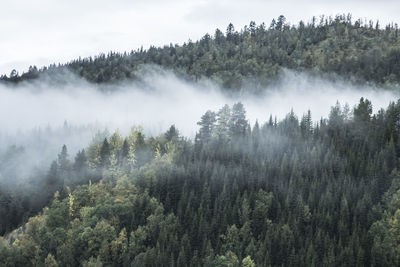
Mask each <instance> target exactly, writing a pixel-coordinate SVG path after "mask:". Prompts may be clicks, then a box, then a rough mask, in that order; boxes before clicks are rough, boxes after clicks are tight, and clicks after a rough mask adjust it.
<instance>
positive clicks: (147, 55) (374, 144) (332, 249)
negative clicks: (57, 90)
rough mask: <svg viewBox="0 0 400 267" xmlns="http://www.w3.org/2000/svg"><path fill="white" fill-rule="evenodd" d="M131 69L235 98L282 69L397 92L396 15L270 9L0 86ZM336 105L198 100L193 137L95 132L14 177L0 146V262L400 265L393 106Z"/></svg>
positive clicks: (11, 153) (12, 151)
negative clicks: (154, 68)
mask: <svg viewBox="0 0 400 267" xmlns="http://www.w3.org/2000/svg"><path fill="white" fill-rule="evenodd" d="M145 65H160V66H161V67H163V68H166V69H171V70H172V71H173V72H174V73H175V74H176V75H178V76H180V77H183V78H184V79H186V80H187V81H190V82H196V81H199V80H202V79H210V80H211V81H213V82H215V83H216V84H218V85H220V86H221V88H222V90H224V91H225V92H243V91H246V90H247V87H246V86H244V85H245V84H247V83H248V82H249V81H251V84H252V87H251V88H252V89H249V90H250V91H251V92H248V93H251V94H252V93H260V92H261V91H262V88H264V87H265V86H267V85H271V84H273V83H274V81H275V79H276V77H277V76H278V75H279V74H280V72H281V71H282V70H284V69H292V70H295V71H309V72H311V73H313V75H317V76H321V77H324V78H326V79H336V78H337V77H341V79H344V80H346V81H348V82H349V83H353V84H358V85H366V84H375V85H377V86H381V87H382V88H386V89H382V88H381V89H380V90H388V89H387V88H391V90H397V89H396V88H397V87H398V83H399V82H400V37H399V36H398V27H397V25H388V26H386V27H381V26H380V25H379V23H373V22H364V21H362V20H357V21H355V22H354V21H353V20H352V18H351V16H350V15H346V16H337V17H335V18H330V17H329V18H326V17H320V18H319V19H315V18H313V19H312V20H311V21H310V22H309V23H303V22H300V23H299V24H298V25H295V26H293V25H292V26H291V25H289V24H287V23H286V20H285V17H283V16H280V17H279V18H277V19H276V20H273V21H272V22H271V24H270V25H269V26H266V25H265V24H261V25H258V26H257V25H255V23H254V22H251V23H250V25H249V26H246V27H245V28H244V29H242V30H240V31H239V32H238V31H235V29H234V27H233V25H232V24H230V25H229V26H228V27H227V30H226V32H225V33H223V32H221V31H220V30H218V29H217V30H216V31H215V34H214V36H210V35H208V34H207V35H205V36H204V37H203V38H202V39H201V40H199V41H196V42H192V41H189V42H188V43H185V44H184V45H170V46H165V47H162V48H156V47H151V48H150V49H148V50H143V49H141V50H138V51H132V52H130V53H123V54H120V53H114V52H112V53H109V54H108V55H99V56H98V57H95V58H85V59H78V60H74V61H71V62H70V63H67V64H63V65H62V64H59V65H51V66H48V67H43V68H41V69H37V68H36V67H31V68H30V69H29V71H28V72H26V73H23V74H21V75H19V74H18V73H17V72H16V71H13V72H12V73H11V74H10V75H8V76H6V75H3V76H2V77H1V82H0V83H1V84H7V86H15V87H16V88H17V86H18V84H20V83H30V82H34V81H36V80H39V79H41V78H43V77H45V78H46V79H45V80H46V82H50V83H53V84H54V83H56V84H57V83H63V82H66V81H65V79H66V77H69V76H68V75H69V74H70V73H72V74H73V75H77V76H78V77H80V78H82V79H84V80H86V81H88V82H90V83H93V84H109V85H110V84H111V85H112V84H114V83H117V82H122V81H124V82H129V81H131V80H137V79H140V76H139V75H137V73H138V71H139V70H140V68H141V67H143V66H145ZM67 73H68V75H67ZM254 88H256V89H257V91H253V90H254ZM351 104H352V105H353V104H354V106H350V105H348V104H344V103H339V102H337V103H336V105H333V106H332V107H331V108H330V112H329V115H328V116H327V117H326V118H321V119H313V117H312V114H313V110H308V111H305V113H303V114H296V113H295V112H294V111H293V110H290V109H289V110H287V114H286V116H284V118H282V119H277V118H276V117H275V116H273V115H271V116H269V115H267V114H266V116H265V118H260V119H259V120H258V121H255V122H253V123H252V124H251V123H250V121H249V119H248V117H247V112H246V108H247V107H246V106H245V105H243V104H242V102H241V101H238V102H236V103H234V104H232V105H229V104H226V105H224V106H221V107H220V108H219V109H217V110H208V108H206V109H205V110H204V114H203V115H202V116H201V117H200V118H198V121H197V123H196V121H194V122H193V127H196V126H197V131H196V134H195V136H193V137H188V136H184V135H183V134H181V133H180V131H179V129H178V127H176V126H175V125H171V126H170V127H169V128H168V130H167V131H165V132H163V133H161V134H158V135H154V136H152V135H146V134H145V129H143V128H142V127H140V126H135V127H132V129H131V131H130V132H129V134H121V133H120V132H119V131H118V130H115V131H112V132H111V133H108V132H106V131H104V132H99V133H98V134H97V135H96V136H94V138H93V139H92V141H91V142H90V143H89V144H87V145H86V147H82V148H81V149H80V150H79V151H78V152H77V153H73V154H72V153H70V151H69V148H68V147H67V146H66V145H64V146H61V147H60V148H59V153H58V156H57V157H56V158H54V161H53V162H52V163H51V164H50V165H49V166H47V168H46V169H44V170H36V171H35V172H33V173H31V174H30V176H29V179H27V180H26V181H25V182H24V184H23V186H21V185H17V184H16V180H17V179H16V177H14V176H15V174H13V172H12V170H13V169H18V168H22V167H21V166H22V164H24V163H23V160H20V159H19V157H20V155H22V154H23V153H24V147H23V146H21V145H19V144H13V145H11V144H10V146H9V147H7V149H6V150H5V152H4V153H2V154H1V153H0V235H1V237H0V266H177V267H178V266H179V267H180V266H231V267H234V266H237V267H239V266H243V267H244V266H246V267H254V266H400V170H399V167H400V161H399V157H400V100H398V101H393V102H391V103H387V106H386V108H383V109H380V110H376V112H373V105H374V99H367V98H364V97H362V98H361V99H359V102H358V103H351ZM65 130H66V131H68V127H67V126H66V128H65ZM42 139H43V138H42ZM0 152H1V150H0ZM18 159H19V160H18ZM16 162H17V163H16ZM4 173H6V174H7V175H9V176H8V177H9V178H8V179H7V177H3V175H4ZM14 182H15V183H14Z"/></svg>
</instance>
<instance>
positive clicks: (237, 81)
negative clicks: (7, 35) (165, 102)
mask: <svg viewBox="0 0 400 267" xmlns="http://www.w3.org/2000/svg"><path fill="white" fill-rule="evenodd" d="M149 64H150V65H152V64H153V65H158V66H162V67H164V68H166V69H171V70H173V71H174V72H175V73H176V74H178V75H181V76H182V77H185V78H187V79H190V80H195V81H196V80H199V79H202V78H209V79H211V80H213V81H215V82H216V83H218V84H220V85H221V86H222V87H224V88H226V89H229V90H230V91H239V90H241V89H243V85H244V83H245V82H246V81H249V80H250V81H252V82H253V83H254V87H255V88H256V89H257V88H260V87H262V86H265V85H268V84H270V83H271V82H273V81H274V80H275V79H276V78H277V77H278V75H279V74H280V73H281V71H282V69H283V68H288V69H293V70H309V71H313V72H315V73H319V74H332V73H333V74H338V75H340V76H342V77H344V78H346V79H347V80H350V81H352V82H354V83H359V82H365V81H367V82H371V83H376V84H380V85H388V84H398V83H399V81H400V37H399V29H398V25H397V24H393V23H392V24H389V25H387V26H386V27H381V26H380V25H379V21H377V22H372V21H368V22H367V21H364V20H361V19H358V20H356V21H354V20H353V19H352V17H351V15H350V14H348V15H337V16H335V17H334V18H332V17H324V16H321V17H320V18H315V17H313V18H312V20H311V21H310V22H308V23H304V22H303V21H300V22H299V23H298V24H297V25H290V24H288V23H287V22H286V19H285V17H284V16H279V17H278V18H277V19H274V20H272V22H271V23H270V25H265V24H264V23H262V24H259V25H256V23H255V22H254V21H252V22H250V24H249V25H248V26H245V27H244V28H243V29H241V30H240V31H236V30H235V28H234V26H233V25H232V24H229V25H228V27H227V29H226V31H225V32H222V31H221V30H219V29H217V30H216V31H215V33H214V35H210V34H206V35H204V36H203V37H202V38H201V39H200V40H198V41H196V42H192V41H190V40H189V41H188V42H186V43H184V44H183V45H173V44H170V45H169V46H164V47H154V46H152V47H150V48H149V49H147V50H144V49H139V50H136V51H131V52H129V53H128V52H125V53H115V52H110V53H108V54H107V55H105V54H101V55H99V56H96V57H94V58H92V57H89V58H79V59H77V60H73V61H71V62H69V63H67V64H58V65H56V64H53V65H50V66H48V67H43V68H41V69H38V68H37V67H36V66H31V67H30V68H29V70H28V71H27V72H25V73H23V74H21V75H19V74H18V73H17V72H16V71H15V70H13V71H12V72H11V74H10V75H9V76H6V75H3V76H1V77H0V80H2V81H5V82H12V83H16V82H20V81H27V80H32V79H36V78H38V77H39V76H43V75H45V76H50V77H52V78H53V79H55V80H61V81H62V80H65V79H66V78H65V77H64V76H63V73H67V72H71V73H73V74H76V75H78V76H79V77H82V78H84V79H86V80H87V81H89V82H92V83H113V82H117V81H122V80H126V79H138V78H140V77H139V76H138V74H137V73H138V70H140V69H141V67H142V66H144V65H149Z"/></svg>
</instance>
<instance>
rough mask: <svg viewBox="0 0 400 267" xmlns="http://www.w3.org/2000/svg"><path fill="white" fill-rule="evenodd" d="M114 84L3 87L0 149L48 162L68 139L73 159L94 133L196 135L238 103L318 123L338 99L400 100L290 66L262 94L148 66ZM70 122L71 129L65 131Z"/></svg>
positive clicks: (253, 112) (258, 114)
mask: <svg viewBox="0 0 400 267" xmlns="http://www.w3.org/2000/svg"><path fill="white" fill-rule="evenodd" d="M114 87H115V88H113V87H111V86H110V85H108V86H103V87H102V88H99V87H98V86H96V85H93V84H88V83H87V82H84V81H81V80H78V79H76V78H75V77H73V78H71V83H68V84H66V85H63V86H62V87H61V88H60V87H57V88H56V87H55V86H54V85H49V83H47V82H46V81H45V80H43V81H39V82H35V83H22V84H19V85H18V86H17V87H12V88H11V87H7V86H5V85H0V153H2V154H4V151H6V150H7V148H8V147H9V146H10V145H13V144H15V145H17V146H23V147H25V149H26V153H25V154H26V159H28V158H29V159H31V161H32V164H30V165H32V166H36V165H43V164H48V163H49V161H50V160H52V159H55V157H56V155H57V153H58V152H59V150H60V149H61V146H62V145H63V144H67V147H68V149H69V151H70V155H72V156H73V155H74V154H75V153H76V152H77V150H78V149H81V148H84V147H85V146H87V144H88V143H89V142H90V141H91V140H92V138H93V135H94V134H95V133H96V132H97V131H99V130H101V129H105V128H107V129H108V130H109V131H110V132H113V131H114V130H115V129H116V128H119V129H120V130H121V133H122V134H126V133H127V132H128V131H129V129H130V127H131V126H133V125H141V126H142V127H143V128H144V131H145V134H146V135H157V134H159V133H161V132H165V131H166V130H167V129H168V127H169V126H170V125H172V124H175V125H176V127H177V128H178V129H179V131H180V133H181V134H182V135H185V136H187V137H193V136H194V135H195V133H196V131H197V129H198V126H197V125H196V122H197V121H199V120H200V117H201V116H202V114H204V113H205V112H206V111H207V110H209V109H210V110H218V109H219V108H221V107H222V106H223V105H224V104H233V103H235V102H238V101H241V102H242V103H243V104H244V106H245V108H246V110H247V117H248V119H249V121H250V123H251V124H254V122H255V121H256V119H258V120H259V121H260V122H265V121H267V120H268V118H269V116H270V115H271V114H272V115H273V116H277V118H278V120H279V119H281V118H283V117H284V116H285V115H286V114H287V113H288V112H289V111H290V110H291V109H293V111H294V112H295V113H296V114H297V115H298V116H299V117H300V116H301V115H302V114H303V113H305V112H307V110H308V109H310V110H311V112H312V117H313V120H314V121H315V120H319V119H320V118H321V117H327V116H328V114H329V111H330V108H331V106H333V105H335V103H336V101H339V102H340V103H341V104H345V103H348V104H349V105H350V107H352V106H354V105H355V104H357V103H358V101H359V99H360V98H361V97H365V98H368V99H370V100H371V101H372V104H373V107H374V112H376V111H377V110H378V109H380V108H386V107H387V106H388V104H389V102H390V101H395V100H396V99H397V98H398V97H399V94H398V93H396V92H394V91H388V90H384V89H377V88H372V87H369V86H364V87H354V86H352V85H350V84H348V83H346V82H343V81H337V82H332V81H326V80H323V79H320V78H315V77H313V76H311V75H309V74H306V73H295V72H291V71H285V72H284V74H283V75H282V77H281V79H280V81H279V82H278V83H276V84H274V86H271V87H267V88H265V91H264V93H263V94H261V95H257V96H254V95H250V94H246V93H242V94H240V96H235V97H228V96H226V94H223V93H222V92H221V90H220V89H219V88H218V87H217V86H216V85H215V84H213V83H211V82H207V81H203V82H201V83H197V84H194V83H189V82H187V81H184V80H182V79H179V78H177V77H176V76H175V75H173V74H171V73H170V72H168V71H163V70H159V69H157V70H151V69H150V70H149V71H146V72H145V74H142V76H141V79H140V82H126V83H124V84H120V85H115V86H114ZM245 91H246V90H245V88H244V90H243V92H245ZM65 121H67V122H68V125H72V126H67V128H65V126H64V122H65ZM88 125H91V126H88ZM32 129H35V130H32ZM51 129H52V130H51ZM0 156H1V154H0ZM3 165H4V164H3ZM15 167H17V168H18V166H15ZM0 170H1V168H0ZM0 176H1V173H0ZM0 179H1V178H0Z"/></svg>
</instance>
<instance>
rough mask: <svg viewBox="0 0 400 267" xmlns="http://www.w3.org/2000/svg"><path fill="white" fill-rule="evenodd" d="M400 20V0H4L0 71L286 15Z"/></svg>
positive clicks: (290, 18) (163, 41) (193, 36)
mask: <svg viewBox="0 0 400 267" xmlns="http://www.w3.org/2000/svg"><path fill="white" fill-rule="evenodd" d="M349 12H350V13H352V14H353V18H355V19H356V18H367V19H373V20H377V19H379V20H380V22H381V23H382V24H386V23H388V22H392V21H393V22H397V23H399V17H398V14H400V3H399V1H398V0H382V1H371V0H353V1H350V0H349V1H345V0H336V1H325V0H297V1H295V0H280V1H276V0H274V1H269V0H264V1H262V0H247V1H237V0H197V1H194V0H186V1H184V0H169V1H162V0H136V1H129V0H113V1H109V0H108V1H107V0H79V1H78V0H35V1H31V0H19V1H18V0H2V1H1V8H0V32H1V36H2V37H1V38H0V74H3V73H6V74H9V73H10V71H11V70H12V69H14V68H15V69H17V70H18V71H20V72H22V71H26V70H27V69H28V67H29V65H37V66H38V67H40V66H43V65H48V64H50V63H58V62H66V61H69V60H72V59H74V58H77V57H79V56H81V57H86V56H93V55H97V54H99V53H101V52H105V53H106V52H108V51H111V50H113V51H120V52H123V51H130V50H132V49H137V48H140V47H141V46H143V47H144V48H147V47H148V46H149V45H156V46H160V45H164V44H169V43H173V44H175V43H183V42H185V41H187V40H188V39H189V38H190V39H192V40H197V39H199V38H200V37H201V36H203V35H204V34H205V33H210V34H213V33H214V30H215V29H216V28H220V29H221V30H223V31H225V28H226V26H227V25H228V23H229V22H232V23H233V24H234V25H235V27H236V29H240V28H242V27H243V26H244V25H246V24H248V23H249V22H250V21H251V20H254V21H256V23H257V24H260V23H262V22H265V23H266V24H267V25H268V24H269V23H270V21H271V20H272V19H273V18H276V17H278V16H279V15H281V14H283V15H285V16H286V18H287V21H288V22H290V23H292V24H296V23H297V22H298V21H299V20H304V21H308V20H309V19H311V17H312V16H319V15H322V14H324V15H328V16H329V15H336V14H338V13H349Z"/></svg>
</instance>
